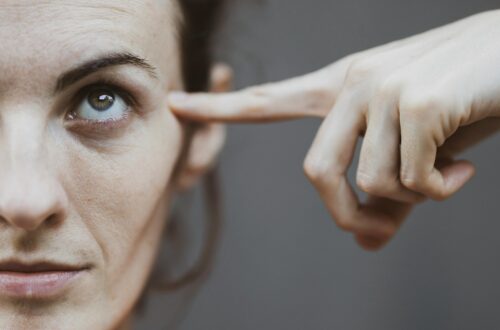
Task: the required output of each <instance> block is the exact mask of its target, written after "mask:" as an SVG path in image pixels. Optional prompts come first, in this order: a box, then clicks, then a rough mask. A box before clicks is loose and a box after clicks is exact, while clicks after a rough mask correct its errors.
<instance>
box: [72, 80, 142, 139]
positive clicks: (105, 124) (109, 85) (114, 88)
mask: <svg viewBox="0 0 500 330" xmlns="http://www.w3.org/2000/svg"><path fill="white" fill-rule="evenodd" d="M96 89H108V90H109V91H111V92H113V93H114V94H116V95H118V96H119V97H121V98H122V99H123V100H124V101H125V103H126V104H127V113H126V114H125V115H124V116H123V117H122V118H120V119H118V120H116V119H110V120H90V119H83V118H78V116H77V115H76V107H77V106H78V105H80V104H81V102H83V101H84V100H85V98H86V97H87V96H88V95H89V93H90V92H92V91H93V90H96ZM137 104H138V102H137V100H136V99H135V98H134V96H133V95H132V94H131V93H129V92H128V91H127V90H126V89H125V88H123V87H121V86H119V85H117V84H116V83H113V82H111V81H109V80H106V79H100V80H98V81H96V82H94V83H91V84H89V85H86V86H84V87H82V88H81V89H80V90H79V91H78V92H77V93H76V97H75V100H74V101H73V102H72V104H71V110H70V111H69V112H68V113H67V115H66V117H67V119H69V121H71V122H72V124H74V125H76V126H84V127H85V128H86V129H91V130H113V129H116V128H119V127H121V126H123V125H124V124H125V123H126V122H127V121H128V119H129V117H130V115H131V112H132V111H133V110H131V109H130V107H136V106H137Z"/></svg>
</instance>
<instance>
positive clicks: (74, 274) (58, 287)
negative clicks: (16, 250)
mask: <svg viewBox="0 0 500 330" xmlns="http://www.w3.org/2000/svg"><path fill="white" fill-rule="evenodd" d="M89 269H90V266H89V265H71V264H65V263H58V262H51V261H45V260H43V261H36V262H31V263H24V262H20V261H17V260H7V261H3V262H0V295H5V296H9V297H16V298H49V297H54V296H57V295H60V294H62V293H63V292H64V291H66V290H67V289H68V288H69V287H70V284H71V283H74V282H75V281H76V279H78V278H80V277H81V275H83V274H84V273H86V272H87V271H88V270H89Z"/></svg>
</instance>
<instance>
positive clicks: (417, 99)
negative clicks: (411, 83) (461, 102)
mask: <svg viewBox="0 0 500 330" xmlns="http://www.w3.org/2000/svg"><path fill="white" fill-rule="evenodd" d="M399 108H400V110H401V114H402V115H404V116H405V117H406V118H409V119H416V120H420V119H422V118H423V117H427V116H429V115H430V114H436V113H439V112H440V111H441V110H443V109H446V108H447V102H446V101H445V98H444V97H442V96H440V95H437V94H435V93H432V94H427V95H423V94H420V95H406V96H404V97H402V98H401V101H400V104H399Z"/></svg>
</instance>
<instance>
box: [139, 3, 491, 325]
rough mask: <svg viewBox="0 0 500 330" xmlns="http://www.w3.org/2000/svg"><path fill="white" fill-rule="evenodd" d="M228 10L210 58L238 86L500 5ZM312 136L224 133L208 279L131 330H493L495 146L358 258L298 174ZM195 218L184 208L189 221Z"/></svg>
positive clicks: (306, 123)
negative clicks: (465, 177)
mask: <svg viewBox="0 0 500 330" xmlns="http://www.w3.org/2000/svg"><path fill="white" fill-rule="evenodd" d="M229 2H230V3H231V5H232V6H231V9H230V11H229V13H228V15H227V24H226V27H225V29H224V31H223V33H222V34H221V52H220V57H221V58H223V59H226V60H227V61H228V62H229V63H230V64H232V65H233V67H234V68H235V71H236V87H237V88H241V87H244V86H248V85H250V84H256V83H262V82H265V81H273V80H279V79H283V78H287V77H291V76H294V75H299V74H303V73H306V72H308V71H311V70H314V69H317V68H320V67H322V66H325V65H327V64H329V63H331V62H333V61H335V60H337V59H339V58H341V57H343V56H344V55H347V54H349V53H352V52H356V51H360V50H363V49H366V48H370V47H373V46H376V45H379V44H383V43H386V42H389V41H392V40H395V39H400V38H403V37H405V36H409V35H412V34H415V33H418V32H422V31H424V30H427V29H430V28H432V27H436V26H439V25H443V24H446V23H448V22H451V21H453V20H456V19H459V18H462V17H465V16H468V15H471V14H474V13H477V12H481V11H484V10H487V9H493V8H495V7H499V5H498V1H496V0H474V1H465V0H432V1H431V0H421V1H409V0H376V1H374V0H281V1H280V0H268V1H256V2H254V1H249V0H247V1H235V0H229ZM499 61H500V59H499ZM499 63H500V62H499ZM319 124H320V120H315V119H307V120H300V121H291V122H284V123H276V124H265V125H243V124H239V125H231V126H230V129H229V135H228V142H227V147H226V149H225V151H224V153H223V156H222V160H221V173H222V180H223V192H224V199H225V208H224V214H225V220H226V225H225V229H224V232H223V236H222V241H221V245H220V249H219V252H218V257H217V261H216V264H215V268H214V270H213V272H212V274H211V276H210V278H209V280H208V281H207V282H205V283H204V284H203V285H202V286H201V287H200V288H199V289H198V290H197V291H196V292H195V296H194V297H188V298H184V300H183V301H188V308H187V309H186V308H184V307H182V305H179V301H180V300H179V299H181V298H182V297H181V296H184V297H185V296H186V293H185V292H184V293H183V292H179V293H177V294H176V295H169V296H158V297H154V298H153V299H152V300H151V301H150V304H149V308H150V309H149V314H148V315H147V318H146V319H142V320H140V321H139V322H138V328H140V329H166V326H165V324H166V323H167V315H169V314H170V316H172V315H173V316H174V317H175V316H176V315H177V316H182V317H183V318H184V321H183V322H182V323H181V325H180V326H179V327H178V328H179V329H182V330H198V329H200V330H202V329H203V330H206V329H209V330H212V329H214V330H215V329H222V330H225V329H239V330H243V329H252V330H254V329H260V330H267V329H274V330H276V329H287V330H303V329H347V330H350V329H383V330H391V329H406V330H411V329H454V330H455V329H498V328H499V325H498V324H499V323H500V313H499V312H498V308H499V301H500V284H499V281H498V280H499V279H500V265H499V263H500V258H499V257H500V239H499V237H500V235H499V233H500V223H499V222H498V220H499V215H500V207H499V193H500V188H499V183H500V182H499V175H498V169H499V168H500V152H499V151H500V148H499V142H500V139H499V136H498V134H497V136H495V137H494V138H491V139H490V140H488V141H486V142H484V143H483V144H481V145H479V146H478V147H476V148H475V149H473V150H471V151H468V152H467V153H466V154H465V155H464V158H467V159H470V160H472V161H473V162H474V163H475V164H476V166H477V175H476V177H475V178H474V179H473V180H472V181H471V182H470V183H468V184H467V185H466V187H465V188H464V189H463V190H462V191H461V192H459V193H458V194H456V195H455V196H454V197H453V198H451V199H450V200H448V201H446V202H442V203H435V202H428V203H426V204H424V205H422V206H420V207H418V208H417V209H416V210H415V211H414V212H413V214H412V216H411V217H410V218H409V219H408V220H407V221H406V223H405V224H404V225H403V227H402V228H401V230H400V232H399V233H398V235H397V236H396V237H395V239H394V240H393V241H392V242H391V243H390V244H389V245H388V246H387V247H386V248H385V249H383V250H382V251H380V252H377V253H369V252H365V251H363V250H362V249H361V248H359V247H358V246H357V245H356V244H355V242H354V240H353V238H352V236H351V235H349V234H347V233H345V232H342V231H341V230H339V229H338V228H337V227H336V225H335V224H334V222H333V221H332V220H331V218H330V216H329V215H328V213H327V211H326V208H325V207H324V206H323V204H322V203H321V201H320V199H319V197H318V195H317V193H316V192H315V190H314V189H313V187H312V186H311V185H310V184H309V182H308V180H307V179H306V177H305V176H304V174H303V171H302V162H303V159H304V157H305V155H306V152H307V150H308V148H309V146H310V144H311V142H312V140H313V137H314V135H315V132H316V131H317V129H318V127H319ZM352 174H353V171H351V178H352V177H353V176H352ZM203 212H204V211H203V209H202V208H200V206H199V203H195V210H194V213H193V216H194V217H197V218H201V219H202V214H203ZM198 221H202V220H198ZM188 294H189V293H188ZM179 306H180V307H179ZM183 310H184V311H185V314H183V312H182V311H183Z"/></svg>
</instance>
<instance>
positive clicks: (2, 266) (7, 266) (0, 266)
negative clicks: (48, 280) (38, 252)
mask: <svg viewBox="0 0 500 330" xmlns="http://www.w3.org/2000/svg"><path fill="white" fill-rule="evenodd" d="M87 268H89V267H88V266H87V265H69V264H65V263H60V262H52V261H47V260H41V261H32V262H29V263H28V262H21V261H19V260H14V259H11V260H5V261H1V262H0V271H3V272H22V273H35V272H49V271H77V270H84V269H87Z"/></svg>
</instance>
